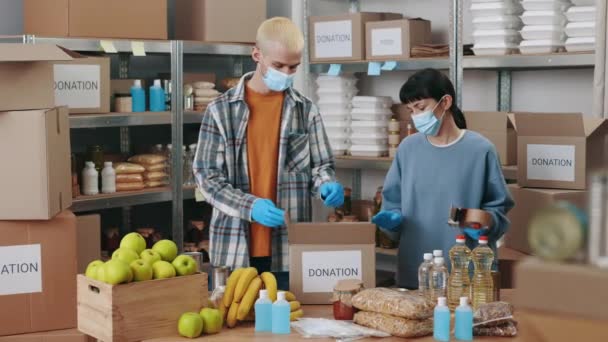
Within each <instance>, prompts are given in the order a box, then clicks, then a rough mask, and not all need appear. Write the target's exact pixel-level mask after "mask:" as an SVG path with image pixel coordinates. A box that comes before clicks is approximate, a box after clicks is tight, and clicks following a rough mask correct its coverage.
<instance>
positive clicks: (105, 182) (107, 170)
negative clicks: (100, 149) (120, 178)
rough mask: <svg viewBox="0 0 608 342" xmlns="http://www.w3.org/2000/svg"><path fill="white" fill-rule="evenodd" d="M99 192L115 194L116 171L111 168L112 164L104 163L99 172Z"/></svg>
mask: <svg viewBox="0 0 608 342" xmlns="http://www.w3.org/2000/svg"><path fill="white" fill-rule="evenodd" d="M101 192H103V193H104V194H112V193H115V192H116V171H114V168H113V167H112V162H104V163H103V170H101Z"/></svg>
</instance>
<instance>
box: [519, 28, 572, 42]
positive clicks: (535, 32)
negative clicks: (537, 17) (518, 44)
mask: <svg viewBox="0 0 608 342" xmlns="http://www.w3.org/2000/svg"><path fill="white" fill-rule="evenodd" d="M521 36H522V37H523V38H524V39H525V40H553V41H563V40H565V37H564V27H563V26H554V25H527V26H524V28H523V29H522V30H521Z"/></svg>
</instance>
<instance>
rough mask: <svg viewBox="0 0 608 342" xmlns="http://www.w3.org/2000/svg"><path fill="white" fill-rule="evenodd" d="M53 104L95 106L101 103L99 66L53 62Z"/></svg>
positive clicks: (76, 106) (73, 106)
mask: <svg viewBox="0 0 608 342" xmlns="http://www.w3.org/2000/svg"><path fill="white" fill-rule="evenodd" d="M53 71H54V75H55V82H54V85H53V88H54V90H55V105H57V106H68V107H70V108H97V107H100V104H101V99H100V97H101V79H100V78H101V77H100V75H101V66H99V65H95V64H92V65H77V64H55V65H54V66H53Z"/></svg>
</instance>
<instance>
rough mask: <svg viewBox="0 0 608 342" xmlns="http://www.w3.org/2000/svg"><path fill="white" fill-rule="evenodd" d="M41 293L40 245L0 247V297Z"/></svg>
mask: <svg viewBox="0 0 608 342" xmlns="http://www.w3.org/2000/svg"><path fill="white" fill-rule="evenodd" d="M35 292H42V263H41V262H40V245H39V244H37V245H19V246H5V247H0V296H3V295H14V294H23V293H35Z"/></svg>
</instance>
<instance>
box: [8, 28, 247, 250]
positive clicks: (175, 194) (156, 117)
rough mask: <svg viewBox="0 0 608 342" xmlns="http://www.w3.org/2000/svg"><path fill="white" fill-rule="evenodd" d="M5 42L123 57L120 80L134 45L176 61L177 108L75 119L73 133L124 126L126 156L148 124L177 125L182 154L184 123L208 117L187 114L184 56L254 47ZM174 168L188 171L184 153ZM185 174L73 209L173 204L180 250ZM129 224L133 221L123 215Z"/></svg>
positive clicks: (189, 194) (27, 38) (79, 201)
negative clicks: (134, 131)
mask: <svg viewBox="0 0 608 342" xmlns="http://www.w3.org/2000/svg"><path fill="white" fill-rule="evenodd" d="M2 41H3V42H23V43H24V44H54V45H58V46H61V47H63V48H66V49H70V50H73V51H78V52H97V53H104V52H105V53H107V54H117V55H118V57H119V63H120V65H119V74H120V75H119V76H120V78H128V70H129V57H130V55H131V54H132V53H133V50H134V43H140V44H139V45H141V44H143V50H145V54H146V55H169V57H170V59H171V62H170V63H171V64H170V70H171V87H172V88H171V89H172V94H171V95H172V97H171V108H172V110H171V111H170V112H144V113H103V114H87V115H73V116H70V127H71V128H72V129H82V128H101V127H118V128H120V146H121V153H130V152H131V151H130V138H129V127H132V126H145V125H171V143H172V145H173V148H174V150H176V151H181V149H182V145H183V125H184V124H196V123H200V121H201V116H202V113H198V112H185V111H184V110H183V82H182V80H183V73H184V70H183V69H184V67H183V65H184V55H208V56H236V57H238V56H247V55H249V54H250V53H251V49H252V46H251V45H244V44H222V43H218V44H216V43H203V42H193V41H176V40H164V41H163V40H127V39H99V38H90V39H86V38H85V39H83V38H53V37H36V36H33V35H24V36H19V37H9V38H7V39H2ZM234 64H235V65H234V66H233V67H234V70H233V71H235V72H237V71H239V70H240V71H242V68H243V66H242V59H240V58H235V59H234ZM170 162H171V167H172V169H173V170H182V169H183V165H182V158H181V155H180V154H177V153H176V154H173V159H172V160H171V161H170ZM182 178H183V177H182V172H176V173H174V177H172V179H171V186H168V187H164V188H155V189H146V190H143V191H135V192H123V193H116V194H109V195H98V196H91V197H84V196H83V197H79V198H76V199H74V201H73V206H72V210H73V211H75V212H82V211H93V210H100V209H107V208H117V207H122V208H123V213H124V214H125V215H127V216H128V215H129V207H130V206H133V205H142V204H148V203H156V202H167V201H171V202H172V233H173V240H175V241H176V243H177V244H178V246H179V247H180V249H181V248H182V247H183V201H184V200H185V199H193V198H194V197H195V196H194V188H193V187H188V188H184V187H182ZM123 220H124V221H125V222H129V220H128V219H125V218H124V217H123Z"/></svg>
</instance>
